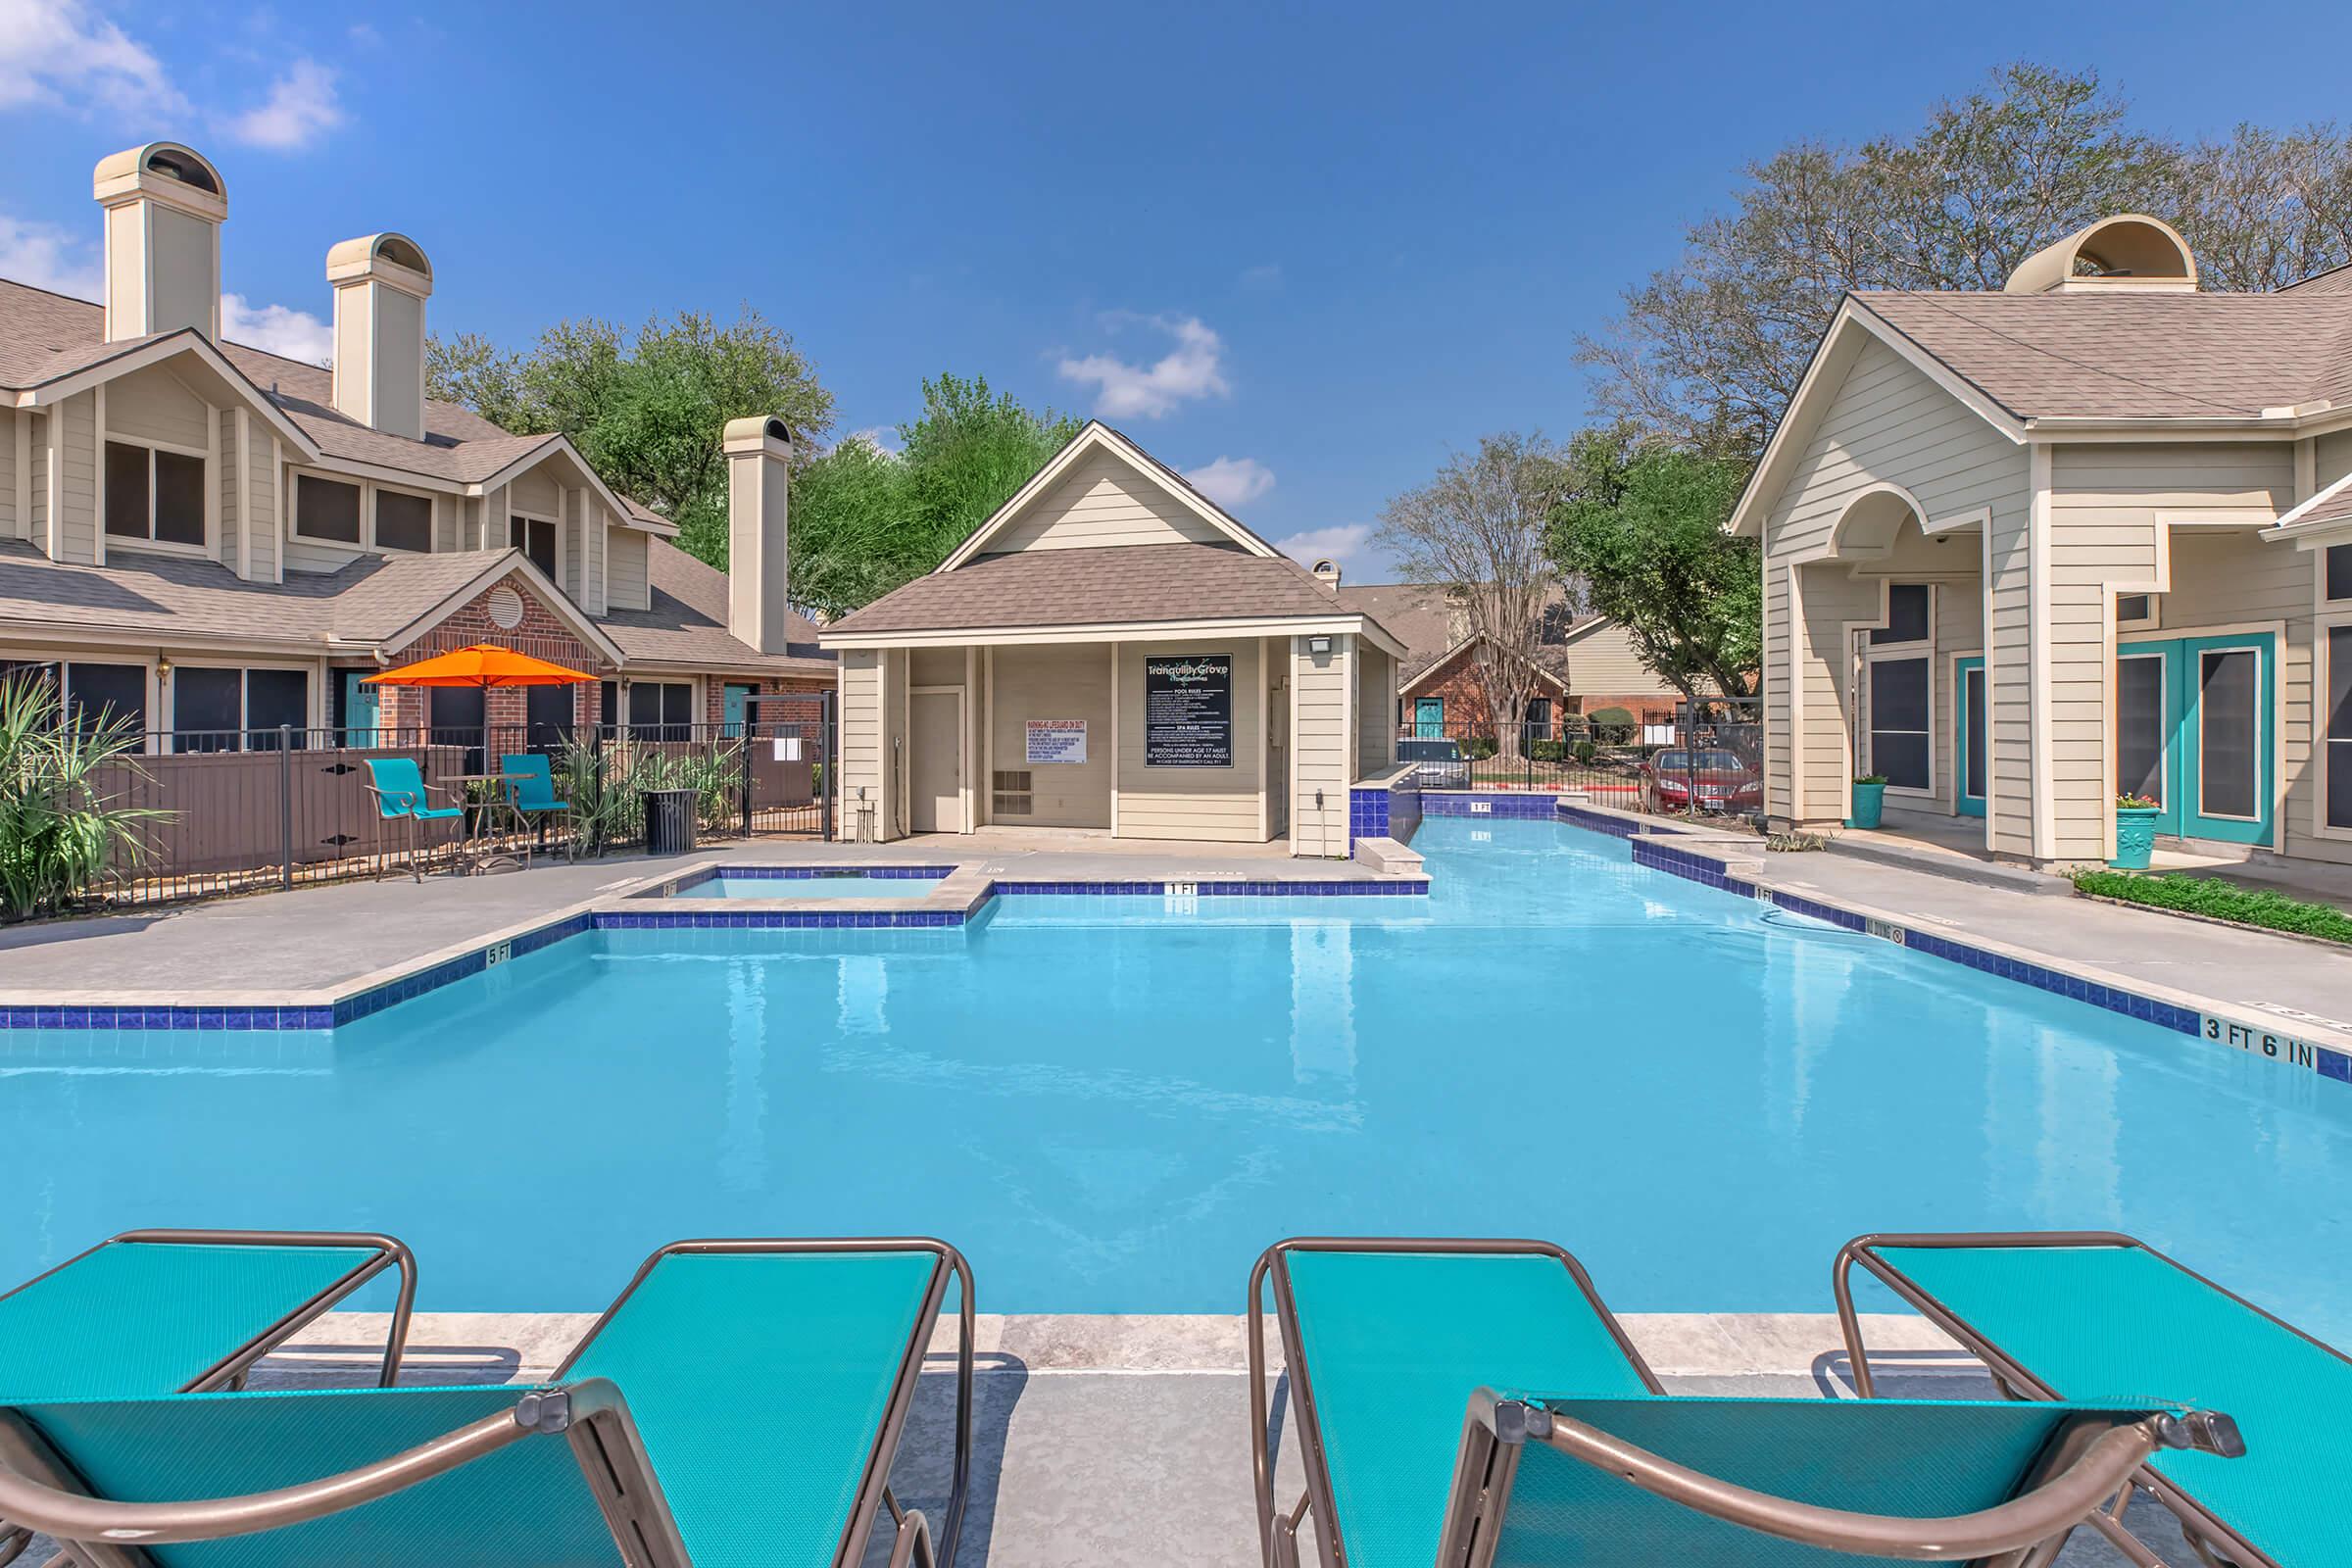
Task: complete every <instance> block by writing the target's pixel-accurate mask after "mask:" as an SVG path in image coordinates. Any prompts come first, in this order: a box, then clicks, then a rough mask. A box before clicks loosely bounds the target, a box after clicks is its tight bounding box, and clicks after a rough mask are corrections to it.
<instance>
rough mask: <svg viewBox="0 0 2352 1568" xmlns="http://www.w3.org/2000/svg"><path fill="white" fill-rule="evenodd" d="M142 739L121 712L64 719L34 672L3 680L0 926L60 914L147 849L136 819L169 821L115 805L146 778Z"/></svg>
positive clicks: (52, 689)
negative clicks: (3, 922) (111, 871)
mask: <svg viewBox="0 0 2352 1568" xmlns="http://www.w3.org/2000/svg"><path fill="white" fill-rule="evenodd" d="M139 740H140V732H139V726H138V722H137V720H136V718H135V717H133V716H132V715H131V714H128V713H117V712H115V711H112V710H111V709H101V710H100V711H98V712H97V713H96V714H95V715H90V716H87V717H86V718H83V719H81V720H79V721H72V720H69V718H68V715H67V714H66V712H65V705H64V703H63V702H62V701H61V699H60V698H59V696H58V691H57V684H56V682H55V681H53V680H51V679H50V678H49V677H48V676H47V675H46V674H44V673H42V672H41V671H38V670H23V669H20V670H12V671H10V672H8V673H7V674H5V675H0V919H8V920H25V919H30V918H31V917H32V916H34V915H38V914H53V913H56V912H58V911H59V910H61V909H64V908H66V907H69V906H70V905H72V904H73V902H74V901H75V900H76V899H78V898H80V897H82V896H83V895H85V894H86V893H87V892H88V891H89V890H90V888H91V887H92V886H93V885H94V884H95V883H96V882H97V881H98V880H99V879H100V878H101V877H102V876H103V875H105V873H106V872H107V870H108V869H109V868H110V867H114V866H117V865H120V864H122V863H125V862H127V861H130V860H135V859H136V858H138V857H139V856H140V855H141V854H142V853H143V852H144V850H145V848H146V846H145V844H144V842H143V841H142V840H141V838H140V837H139V832H138V824H139V823H140V822H142V821H151V820H155V819H158V818H162V817H168V816H171V815H172V814H173V813H172V812H170V811H167V810H162V809H157V808H153V807H137V806H126V805H124V804H123V797H124V795H125V794H126V793H127V791H128V789H129V787H130V786H132V785H135V784H136V783H138V782H139V781H141V780H143V779H144V778H146V776H147V774H146V771H145V769H143V768H141V767H140V766H139V765H138V763H137V761H136V760H135V759H136V756H137V753H138V749H139ZM110 763H115V764H118V765H116V766H114V767H112V768H109V767H108V764H110Z"/></svg>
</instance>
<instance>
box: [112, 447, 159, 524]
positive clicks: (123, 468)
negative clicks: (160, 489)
mask: <svg viewBox="0 0 2352 1568" xmlns="http://www.w3.org/2000/svg"><path fill="white" fill-rule="evenodd" d="M154 499H155V498H154V497H153V496H152V495H151V494H150V493H149V491H148V485H147V449H146V448H145V447H134V446H126V445H124V444H123V442H120V441H109V442H108V443H107V444H106V531H107V532H108V533H109V534H111V535H112V536H114V537H115V538H117V539H145V538H148V537H150V534H149V531H148V520H149V518H150V517H151V516H152V515H153V514H152V511H151V503H152V502H153V501H154Z"/></svg>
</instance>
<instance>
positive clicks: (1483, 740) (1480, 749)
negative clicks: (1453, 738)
mask: <svg viewBox="0 0 2352 1568" xmlns="http://www.w3.org/2000/svg"><path fill="white" fill-rule="evenodd" d="M1496 750H1497V748H1496V746H1495V737H1494V736H1492V735H1473V736H1471V737H1470V738H1469V739H1467V740H1465V741H1463V742H1462V755H1463V756H1464V757H1466V758H1468V759H1470V760H1471V761H1473V762H1483V761H1485V760H1487V759H1488V758H1490V757H1493V756H1494V755H1495V751H1496Z"/></svg>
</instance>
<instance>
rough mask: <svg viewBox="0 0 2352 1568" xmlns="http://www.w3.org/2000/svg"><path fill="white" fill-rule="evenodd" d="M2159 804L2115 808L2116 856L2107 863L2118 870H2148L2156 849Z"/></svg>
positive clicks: (2159, 812) (2160, 808) (2160, 810)
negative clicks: (2149, 859)
mask: <svg viewBox="0 0 2352 1568" xmlns="http://www.w3.org/2000/svg"><path fill="white" fill-rule="evenodd" d="M2162 812H2163V808H2162V807H2160V806H2119V807H2117V808H2116V809H2115V858H2114V859H2112V860H2109V861H2108V862H2107V863H2108V864H2109V865H2112V866H2114V867H2115V868H2116V869H2117V870H2118V871H2145V870H2146V869H2147V868H2148V858H2149V857H2150V856H2152V855H2154V854H2155V853H2156V818H2157V817H2158V816H2159V815H2160V814H2161V813H2162Z"/></svg>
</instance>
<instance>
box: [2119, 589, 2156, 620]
mask: <svg viewBox="0 0 2352 1568" xmlns="http://www.w3.org/2000/svg"><path fill="white" fill-rule="evenodd" d="M2155 618H2156V600H2155V598H2154V597H2153V596H2152V595H2149V594H2126V595H2124V596H2123V597H2122V598H2120V599H2118V600H2117V601H2116V602H2115V619H2116V624H2118V625H2128V624H2130V623H2131V622H2133V621H2146V620H2153V619H2155Z"/></svg>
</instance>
